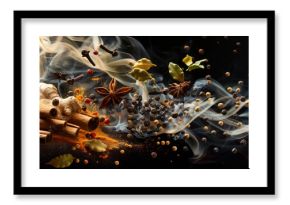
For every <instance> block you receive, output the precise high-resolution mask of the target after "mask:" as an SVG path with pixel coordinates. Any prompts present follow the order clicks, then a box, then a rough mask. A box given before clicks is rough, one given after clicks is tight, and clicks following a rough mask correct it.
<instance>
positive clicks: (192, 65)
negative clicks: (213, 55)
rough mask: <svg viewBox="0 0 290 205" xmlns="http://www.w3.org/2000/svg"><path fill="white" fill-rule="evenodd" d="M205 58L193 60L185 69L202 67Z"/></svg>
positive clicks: (190, 69)
mask: <svg viewBox="0 0 290 205" xmlns="http://www.w3.org/2000/svg"><path fill="white" fill-rule="evenodd" d="M206 61H207V59H202V60H199V61H195V62H194V63H193V64H191V65H190V66H188V68H187V70H186V71H192V70H195V69H204V65H202V63H203V62H206Z"/></svg>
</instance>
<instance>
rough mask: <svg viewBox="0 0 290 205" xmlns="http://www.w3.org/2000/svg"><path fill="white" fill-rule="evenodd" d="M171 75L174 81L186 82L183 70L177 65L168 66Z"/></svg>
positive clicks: (170, 64)
mask: <svg viewBox="0 0 290 205" xmlns="http://www.w3.org/2000/svg"><path fill="white" fill-rule="evenodd" d="M168 69H169V73H170V75H171V76H172V78H173V79H174V80H177V81H179V82H183V81H184V72H183V70H182V69H181V68H180V67H179V65H177V64H175V63H171V62H170V63H169V65H168Z"/></svg>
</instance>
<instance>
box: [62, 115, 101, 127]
mask: <svg viewBox="0 0 290 205" xmlns="http://www.w3.org/2000/svg"><path fill="white" fill-rule="evenodd" d="M68 122H70V123H73V124H76V125H78V126H80V127H81V128H82V129H84V130H88V131H91V130H94V129H96V128H97V127H98V124H99V118H97V117H91V116H88V115H84V114H80V113H74V114H73V115H72V116H71V119H70V120H69V121H68Z"/></svg>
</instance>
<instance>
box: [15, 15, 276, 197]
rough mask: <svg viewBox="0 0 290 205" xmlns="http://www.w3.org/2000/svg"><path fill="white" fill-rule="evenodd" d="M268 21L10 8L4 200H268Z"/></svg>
mask: <svg viewBox="0 0 290 205" xmlns="http://www.w3.org/2000/svg"><path fill="white" fill-rule="evenodd" d="M274 19H275V13H274V11H14V194H274V193H275V191H274V190H275V181H274V173H275V163H274V158H275V152H274V147H275V132H274V128H275V123H274V116H275V115H274V111H275V108H274V100H275V94H274V90H275V82H274V80H275V77H274V74H275V69H274V68H275V64H274V62H275V60H274V59H275V58H274V51H275V46H274V43H275V42H274V31H275V29H274V24H275V22H274ZM16 99H17V103H16V102H15V100H16Z"/></svg>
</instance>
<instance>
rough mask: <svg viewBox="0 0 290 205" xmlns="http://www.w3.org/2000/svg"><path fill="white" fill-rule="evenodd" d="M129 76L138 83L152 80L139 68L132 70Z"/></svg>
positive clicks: (148, 74)
mask: <svg viewBox="0 0 290 205" xmlns="http://www.w3.org/2000/svg"><path fill="white" fill-rule="evenodd" d="M130 74H131V75H132V76H133V77H134V78H135V79H136V80H139V81H142V82H143V81H145V80H149V79H153V77H152V76H151V75H150V73H148V72H147V71H146V70H143V69H141V68H134V69H133V70H132V71H131V72H130Z"/></svg>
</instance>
